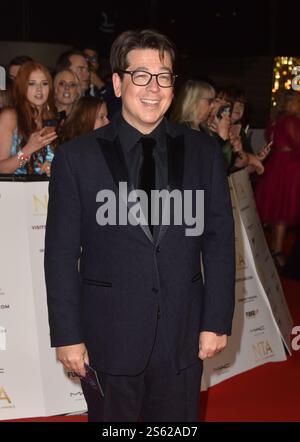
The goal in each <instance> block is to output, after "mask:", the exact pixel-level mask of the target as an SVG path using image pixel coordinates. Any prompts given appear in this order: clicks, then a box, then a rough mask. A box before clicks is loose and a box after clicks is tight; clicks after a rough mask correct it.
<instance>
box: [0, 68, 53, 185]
mask: <svg viewBox="0 0 300 442" xmlns="http://www.w3.org/2000/svg"><path fill="white" fill-rule="evenodd" d="M13 103H14V107H13V108H12V107H10V108H6V109H4V110H3V111H2V112H1V114H0V173H8V174H11V173H13V174H44V173H45V174H47V175H48V176H49V175H50V166H51V161H52V159H53V149H52V147H51V143H53V141H54V140H55V139H56V138H57V135H56V133H55V131H54V130H52V129H51V132H49V128H46V127H44V128H43V121H44V120H46V119H54V116H55V111H54V98H53V86H52V78H51V75H50V73H49V71H48V69H47V68H46V67H45V66H43V65H42V64H40V63H37V62H35V61H28V62H26V63H24V64H23V65H22V66H21V68H20V70H19V72H18V75H17V77H16V80H15V82H14V86H13Z"/></svg>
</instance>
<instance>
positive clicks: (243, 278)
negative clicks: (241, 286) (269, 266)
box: [235, 276, 253, 282]
mask: <svg viewBox="0 0 300 442" xmlns="http://www.w3.org/2000/svg"><path fill="white" fill-rule="evenodd" d="M251 279H253V276H243V277H242V278H236V280H235V282H244V281H251Z"/></svg>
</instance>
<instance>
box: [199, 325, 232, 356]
mask: <svg viewBox="0 0 300 442" xmlns="http://www.w3.org/2000/svg"><path fill="white" fill-rule="evenodd" d="M226 345H227V335H218V334H216V333H213V332H209V331H203V332H201V333H200V335H199V353H198V356H199V358H200V359H202V360H204V359H206V358H212V357H213V356H215V355H216V354H218V353H220V351H222V350H223V349H224V348H225V347H226Z"/></svg>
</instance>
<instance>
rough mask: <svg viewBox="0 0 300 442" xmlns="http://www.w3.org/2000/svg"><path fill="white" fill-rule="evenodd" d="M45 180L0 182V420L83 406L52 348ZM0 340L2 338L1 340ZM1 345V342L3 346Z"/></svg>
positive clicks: (77, 388) (72, 380)
mask: <svg viewBox="0 0 300 442" xmlns="http://www.w3.org/2000/svg"><path fill="white" fill-rule="evenodd" d="M47 201H48V183H47V182H38V183H37V182H35V183H3V182H1V183H0V213H1V216H0V245H1V246H0V247H1V249H0V305H2V306H6V308H1V309H0V327H2V328H3V329H4V330H5V332H6V333H5V338H6V339H5V341H6V342H5V344H6V345H5V346H6V350H1V347H0V420H3V419H15V418H23V417H33V416H49V415H54V414H64V413H71V412H81V411H84V410H86V403H85V400H84V397H83V394H82V391H81V387H80V383H79V382H78V379H77V378H75V377H74V376H73V374H72V373H66V372H65V371H64V370H63V368H62V365H61V364H60V363H59V362H58V361H57V360H56V353H55V349H52V348H50V337H49V327H48V318H47V306H46V291H45V282H44V270H43V260H44V234H45V222H46V213H47ZM2 341H3V338H2ZM2 348H3V346H2Z"/></svg>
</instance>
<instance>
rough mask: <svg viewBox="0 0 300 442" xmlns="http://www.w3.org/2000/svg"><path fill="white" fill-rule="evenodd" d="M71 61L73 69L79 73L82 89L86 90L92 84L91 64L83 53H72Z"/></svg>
mask: <svg viewBox="0 0 300 442" xmlns="http://www.w3.org/2000/svg"><path fill="white" fill-rule="evenodd" d="M69 61H70V63H71V65H70V69H71V71H73V72H75V74H77V77H78V78H79V80H80V86H81V90H82V92H85V91H86V90H87V89H88V87H89V85H90V72H89V65H88V63H87V61H86V59H85V58H84V57H83V56H82V55H71V56H70V58H69Z"/></svg>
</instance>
